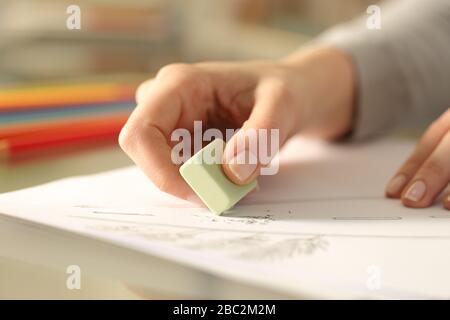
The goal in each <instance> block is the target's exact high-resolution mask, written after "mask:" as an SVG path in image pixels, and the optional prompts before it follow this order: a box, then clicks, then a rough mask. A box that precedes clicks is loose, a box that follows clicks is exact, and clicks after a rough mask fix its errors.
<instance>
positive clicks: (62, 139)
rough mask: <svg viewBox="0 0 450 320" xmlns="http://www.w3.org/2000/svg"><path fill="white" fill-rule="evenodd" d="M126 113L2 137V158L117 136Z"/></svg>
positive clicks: (102, 140) (0, 154)
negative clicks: (111, 117)
mask: <svg viewBox="0 0 450 320" xmlns="http://www.w3.org/2000/svg"><path fill="white" fill-rule="evenodd" d="M125 121H126V118H125V117H123V116H122V117H118V118H116V119H112V120H111V119H110V121H92V122H88V123H78V124H74V125H68V126H66V127H60V128H52V129H49V130H45V131H40V132H33V133H28V134H23V135H19V136H13V137H9V138H8V139H3V140H0V158H3V159H12V158H16V157H19V156H25V155H28V154H33V155H39V154H46V153H47V152H48V151H50V150H52V149H55V148H63V147H65V148H67V147H74V146H83V145H85V144H86V143H92V142H104V141H113V140H117V138H118V136H119V133H120V130H121V129H122V127H123V125H124V123H125Z"/></svg>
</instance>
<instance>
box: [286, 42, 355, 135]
mask: <svg viewBox="0 0 450 320" xmlns="http://www.w3.org/2000/svg"><path fill="white" fill-rule="evenodd" d="M281 63H282V64H283V65H284V66H288V67H290V68H292V69H293V70H294V71H295V72H296V73H297V74H298V77H299V78H300V79H301V80H300V81H301V83H302V88H301V90H302V91H304V95H305V98H304V99H303V101H302V105H301V106H300V110H299V112H300V114H301V116H300V118H301V124H300V131H301V132H302V133H305V134H311V135H314V136H319V137H322V138H326V139H338V138H340V137H342V136H344V135H346V134H348V133H349V132H350V131H351V130H352V126H353V118H354V116H353V113H354V103H355V102H354V100H355V99H354V97H355V76H354V70H353V64H352V61H351V58H350V57H349V56H348V55H347V54H345V53H344V52H341V51H340V50H338V49H333V48H311V49H307V50H302V51H301V52H299V53H295V54H293V55H291V56H288V57H287V58H285V59H283V60H282V62H281Z"/></svg>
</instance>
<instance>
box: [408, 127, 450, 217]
mask: <svg viewBox="0 0 450 320" xmlns="http://www.w3.org/2000/svg"><path fill="white" fill-rule="evenodd" d="M449 182H450V131H449V132H448V133H447V134H446V135H445V136H444V138H443V139H442V140H441V142H440V143H439V145H438V146H437V147H436V149H435V150H434V151H433V152H432V153H431V155H430V156H429V157H428V158H427V160H425V162H424V163H423V165H422V166H421V167H420V169H419V170H418V171H417V173H416V174H415V175H414V177H413V178H412V179H411V181H410V182H409V183H408V185H407V186H406V187H405V189H404V192H403V194H402V202H403V204H404V205H405V206H407V207H413V208H423V207H428V206H429V205H430V204H431V203H433V201H434V200H435V199H436V198H437V197H438V195H439V194H441V192H442V191H443V190H444V189H445V188H446V187H447V185H448V183H449Z"/></svg>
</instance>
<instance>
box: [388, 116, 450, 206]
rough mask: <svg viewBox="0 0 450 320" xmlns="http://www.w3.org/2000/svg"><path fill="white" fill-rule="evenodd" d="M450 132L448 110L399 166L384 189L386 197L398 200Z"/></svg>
mask: <svg viewBox="0 0 450 320" xmlns="http://www.w3.org/2000/svg"><path fill="white" fill-rule="evenodd" d="M449 130H450V110H449V111H447V112H446V113H445V114H444V115H443V116H441V117H440V118H439V119H438V120H436V121H435V122H434V123H433V124H432V125H431V126H430V127H429V128H428V130H427V132H426V133H425V134H424V136H423V137H422V139H421V140H420V141H419V144H418V145H417V147H416V149H415V150H414V152H413V153H412V155H411V156H410V157H409V158H408V160H407V161H406V162H405V163H404V164H403V165H402V166H401V168H400V169H399V170H398V172H397V173H396V174H395V176H394V177H393V178H392V179H391V180H390V182H389V183H388V185H387V187H386V196H388V197H390V198H400V197H401V195H402V192H403V191H404V189H405V186H406V185H407V184H408V183H409V182H410V181H411V179H412V178H413V176H414V175H415V174H416V172H417V171H418V170H419V168H421V167H422V165H423V163H424V162H425V161H426V160H427V159H428V158H429V156H430V155H431V153H432V152H433V151H434V150H435V149H436V147H437V146H438V145H439V143H440V142H441V140H442V138H443V137H444V135H445V134H446V133H447V132H448V131H449Z"/></svg>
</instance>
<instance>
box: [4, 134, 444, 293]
mask: <svg viewBox="0 0 450 320" xmlns="http://www.w3.org/2000/svg"><path fill="white" fill-rule="evenodd" d="M412 148H413V145H412V144H411V143H409V142H404V141H390V140H384V141H380V142H376V143H369V144H366V145H350V144H348V145H327V144H325V143H322V142H317V141H311V140H304V139H301V138H296V139H294V140H292V141H291V142H290V143H289V144H288V145H287V146H286V147H285V148H284V149H283V151H282V153H281V155H280V162H281V165H280V171H279V173H278V174H276V175H274V176H264V177H260V179H259V183H260V187H261V189H260V191H259V192H256V193H254V194H251V195H250V196H248V197H247V198H246V199H244V200H243V201H241V202H240V203H239V205H238V206H236V207H235V208H234V209H233V210H231V211H230V212H229V213H227V214H226V215H224V216H216V215H214V214H212V213H210V212H209V211H208V210H207V209H205V208H199V207H196V206H194V205H192V204H190V203H187V202H185V201H183V200H180V199H176V198H174V197H172V196H170V195H167V194H164V193H162V192H160V191H158V190H157V189H156V188H155V187H154V186H153V185H152V184H151V183H150V182H149V180H148V179H147V178H146V177H145V176H144V175H143V173H141V171H139V170H138V169H137V168H135V167H130V168H126V169H121V170H115V171H111V172H106V173H101V174H98V175H93V176H86V177H75V178H69V179H65V180H61V181H56V182H53V183H49V184H46V185H42V186H38V187H33V188H29V189H25V190H20V191H16V192H11V193H7V194H3V195H0V212H1V214H3V215H8V216H14V217H19V218H22V219H26V220H31V221H34V222H38V223H42V224H46V225H50V226H53V227H56V228H60V229H64V230H67V231H71V232H77V233H81V234H84V235H87V236H91V237H95V238H101V239H106V240H108V241H111V242H114V243H117V244H120V245H122V246H126V247H129V248H132V249H135V250H139V251H142V252H144V253H146V254H151V255H156V256H161V257H164V258H169V259H172V260H174V262H177V263H183V264H188V265H190V266H192V267H195V268H200V269H202V270H208V271H209V272H213V273H216V274H220V275H221V276H225V277H229V278H233V279H238V280H240V281H248V282H250V283H253V284H257V285H260V286H267V287H271V288H275V289H278V290H282V291H285V292H288V293H290V294H298V295H308V296H311V297H370V296H380V297H392V298H400V297H401V298H415V297H422V298H450V272H449V270H450V212H448V211H446V210H444V209H442V207H441V206H440V204H438V203H437V204H436V205H435V206H433V207H431V208H428V209H423V210H412V209H407V208H404V207H402V206H401V205H400V203H399V201H396V200H388V199H385V198H384V197H383V190H384V186H385V184H386V181H387V180H388V179H389V177H390V175H392V174H393V173H394V172H395V170H396V169H397V167H398V166H399V165H400V164H401V163H402V161H403V160H404V159H405V158H406V156H407V155H408V154H409V152H410V151H411V150H412Z"/></svg>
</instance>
